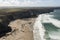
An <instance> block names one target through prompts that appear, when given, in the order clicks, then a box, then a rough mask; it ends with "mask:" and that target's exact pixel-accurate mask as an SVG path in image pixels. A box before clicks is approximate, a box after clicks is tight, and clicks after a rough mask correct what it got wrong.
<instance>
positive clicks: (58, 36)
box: [34, 9, 60, 40]
mask: <svg viewBox="0 0 60 40" xmlns="http://www.w3.org/2000/svg"><path fill="white" fill-rule="evenodd" d="M34 33H35V34H36V35H35V39H36V40H37V39H38V40H60V9H55V10H54V12H50V13H45V14H40V15H39V16H38V17H37V19H36V21H35V24H34ZM37 34H38V35H37ZM36 37H37V38H36Z"/></svg>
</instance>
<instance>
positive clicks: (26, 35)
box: [0, 18, 35, 40]
mask: <svg viewBox="0 0 60 40" xmlns="http://www.w3.org/2000/svg"><path fill="white" fill-rule="evenodd" d="M34 20H35V18H29V19H17V20H15V21H12V22H10V24H9V25H8V26H10V27H11V28H12V32H10V33H7V34H6V35H5V36H4V37H2V38H0V40H34V39H33V24H34Z"/></svg>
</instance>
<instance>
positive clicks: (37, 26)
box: [33, 15, 46, 40]
mask: <svg viewBox="0 0 60 40" xmlns="http://www.w3.org/2000/svg"><path fill="white" fill-rule="evenodd" d="M33 27H34V30H33V33H34V40H46V39H45V38H44V35H45V29H44V26H43V25H42V15H39V16H38V17H37V19H36V21H35V23H34V26H33Z"/></svg>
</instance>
